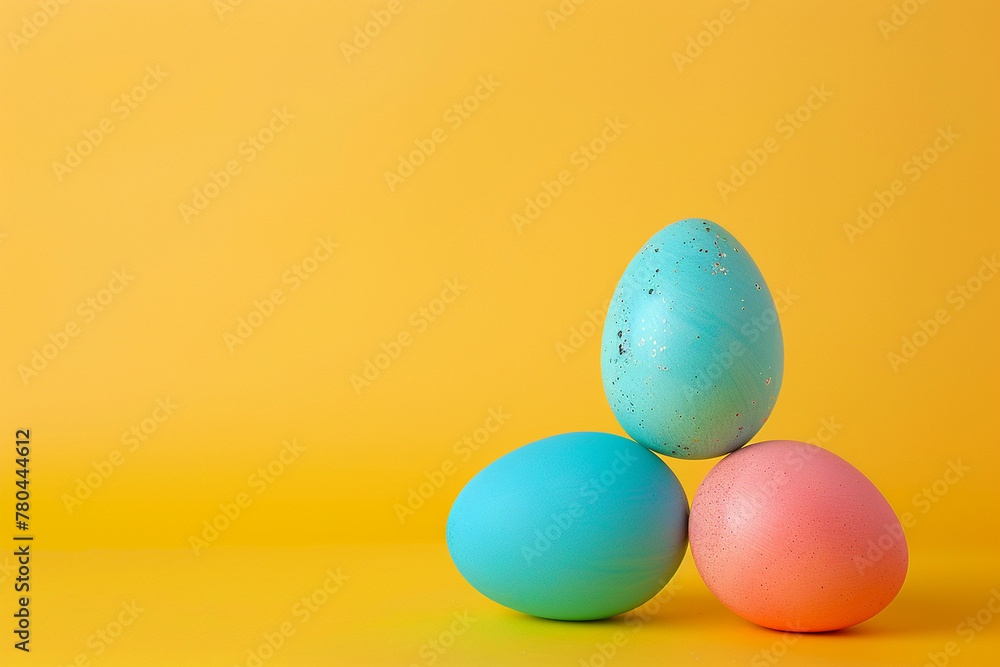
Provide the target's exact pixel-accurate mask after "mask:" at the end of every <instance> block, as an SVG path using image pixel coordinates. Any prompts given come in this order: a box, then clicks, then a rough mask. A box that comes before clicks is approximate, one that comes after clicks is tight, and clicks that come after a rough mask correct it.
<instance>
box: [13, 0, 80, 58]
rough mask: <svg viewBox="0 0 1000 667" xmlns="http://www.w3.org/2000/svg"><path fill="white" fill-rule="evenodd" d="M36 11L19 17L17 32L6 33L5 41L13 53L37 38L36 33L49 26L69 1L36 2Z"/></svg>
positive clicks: (44, 0) (40, 0) (48, 0)
mask: <svg viewBox="0 0 1000 667" xmlns="http://www.w3.org/2000/svg"><path fill="white" fill-rule="evenodd" d="M35 4H36V5H37V6H38V11H35V12H32V13H31V14H25V15H24V16H22V17H21V26H20V29H19V30H18V31H17V32H14V31H13V30H10V31H8V32H7V41H9V42H10V48H11V49H12V50H13V51H14V53H18V52H19V51H20V50H21V48H22V47H24V46H27V45H28V42H30V41H31V40H32V39H34V38H35V37H37V36H38V31H39V30H41V29H42V28H44V27H45V26H47V25H48V24H49V21H51V20H52V19H54V18H55V17H56V15H57V14H58V13H59V12H61V11H62V8H63V7H64V6H66V5H68V4H69V0H38V2H36V3H35Z"/></svg>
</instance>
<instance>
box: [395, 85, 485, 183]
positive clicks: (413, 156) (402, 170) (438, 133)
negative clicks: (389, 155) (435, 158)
mask: <svg viewBox="0 0 1000 667" xmlns="http://www.w3.org/2000/svg"><path fill="white" fill-rule="evenodd" d="M499 87H500V82H499V81H495V80H494V79H493V75H492V74H486V75H483V76H480V77H479V80H478V82H477V85H476V87H475V88H474V89H473V90H472V92H471V93H470V94H469V95H467V96H465V97H464V98H463V99H462V100H461V101H459V102H456V103H454V104H452V105H451V106H450V107H448V108H447V109H445V111H444V113H443V114H441V119H442V120H443V121H444V122H445V124H447V126H448V127H449V128H450V129H451V131H452V132H454V131H456V130H458V128H460V127H462V125H463V124H464V123H465V121H467V120H469V118H471V117H472V114H473V113H475V112H476V110H477V109H479V105H480V104H481V103H482V102H485V101H486V100H488V99H489V98H490V97H492V96H493V93H494V92H495V91H496V89H497V88H499ZM447 140H448V131H447V130H445V129H444V128H443V127H436V128H434V129H433V130H431V132H430V134H429V135H428V136H427V137H425V138H417V139H414V140H413V143H414V145H416V148H415V149H414V150H411V151H410V152H409V153H407V154H406V155H403V154H402V153H400V154H399V156H398V158H399V162H398V163H397V165H396V168H395V169H394V170H388V169H387V170H386V171H385V173H384V176H385V182H386V185H388V186H389V192H395V191H396V188H397V187H399V186H400V185H402V184H403V183H405V182H406V179H408V178H409V177H410V176H413V174H414V173H415V172H416V170H417V169H419V168H420V167H421V166H423V165H424V164H425V163H426V162H427V159H428V158H429V157H430V156H431V155H433V154H434V151H436V150H437V147H438V145H439V144H443V143H444V142H445V141H447Z"/></svg>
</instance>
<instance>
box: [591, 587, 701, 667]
mask: <svg viewBox="0 0 1000 667" xmlns="http://www.w3.org/2000/svg"><path fill="white" fill-rule="evenodd" d="M661 583H662V580H661ZM683 588H684V587H683V586H681V585H680V584H678V583H676V582H673V581H671V582H670V583H668V584H667V585H666V586H664V587H663V588H661V589H660V592H659V593H657V594H656V595H654V596H653V597H652V598H651V599H649V600H648V601H647V602H644V603H643V604H642V605H641V606H639V607H636V608H635V609H633V610H632V611H629V612H626V613H625V614H623V615H622V620H623V621H624V625H625V629H624V630H617V631H615V632H614V633H612V634H611V636H610V637H609V638H608V641H606V642H595V643H594V651H593V652H592V653H591V654H590V655H589V656H587V657H585V658H580V661H579V665H580V667H605V666H606V665H607V664H608V661H610V660H612V659H613V658H615V657H616V656H618V655H620V653H619V651H620V650H621V649H622V648H624V647H625V646H627V645H628V643H629V641H631V639H632V637H633V636H635V634H636V633H638V632H640V631H641V630H642V629H643V628H644V627H646V624H647V623H649V621H650V620H652V619H654V618H656V616H657V614H659V613H660V610H661V609H662V608H663V605H665V604H667V603H669V602H670V601H671V600H673V599H674V597H676V596H677V591H679V590H682V589H683Z"/></svg>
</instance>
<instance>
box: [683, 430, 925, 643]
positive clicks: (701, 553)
mask: <svg viewBox="0 0 1000 667" xmlns="http://www.w3.org/2000/svg"><path fill="white" fill-rule="evenodd" d="M688 534H689V539H690V542H691V555H692V556H693V557H694V561H695V565H696V567H697V568H698V572H699V573H700V574H701V577H702V579H704V581H705V583H706V584H707V585H708V588H709V589H710V590H711V591H712V593H713V594H715V596H716V597H717V598H718V599H719V600H720V601H721V602H722V603H723V604H724V605H726V606H727V607H728V608H729V609H731V610H732V611H734V612H736V613H737V614H739V615H740V616H742V617H743V618H745V619H747V620H749V621H752V622H754V623H756V624H758V625H762V626H765V627H768V628H774V629H776V630H786V631H791V632H823V631H828V630H839V629H841V628H846V627H848V626H851V625H855V624H857V623H860V622H862V621H865V620H867V619H869V618H871V617H872V616H874V615H875V614H877V613H878V612H880V611H881V610H882V609H883V608H885V606H886V605H888V604H889V603H890V602H891V601H892V600H893V598H894V597H895V596H896V594H897V593H898V592H899V589H900V588H901V587H902V585H903V580H904V579H905V578H906V569H907V563H908V552H907V547H906V538H905V536H904V534H903V528H902V526H901V525H900V522H899V519H897V518H896V514H895V513H894V512H893V510H892V507H890V505H889V503H888V501H886V499H885V498H884V497H883V496H882V494H881V493H880V492H879V490H878V489H877V488H875V485H874V484H872V483H871V482H870V481H869V480H868V478H867V477H865V476H864V475H863V474H861V473H860V472H859V471H858V470H857V469H856V468H854V467H853V466H851V464H849V463H847V462H846V461H844V460H843V459H842V458H840V457H839V456H837V455H835V454H833V453H831V452H829V451H827V450H825V449H822V448H820V447H817V446H815V445H810V444H806V443H804V442H795V441H791V440H772V441H769V442H759V443H756V444H753V445H748V446H747V447H744V448H743V449H740V450H739V451H736V452H734V453H732V454H730V455H729V456H727V457H726V458H724V459H723V460H722V461H720V462H719V463H718V464H717V465H716V466H715V467H714V468H712V470H711V471H709V473H708V475H707V476H706V477H705V479H704V480H702V482H701V485H700V486H699V487H698V490H697V492H696V493H695V496H694V501H693V503H692V506H691V516H690V521H689V527H688Z"/></svg>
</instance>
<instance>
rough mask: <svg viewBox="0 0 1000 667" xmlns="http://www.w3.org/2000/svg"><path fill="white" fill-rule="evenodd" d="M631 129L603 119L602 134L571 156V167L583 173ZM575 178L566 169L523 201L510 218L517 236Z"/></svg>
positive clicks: (581, 145)
mask: <svg viewBox="0 0 1000 667" xmlns="http://www.w3.org/2000/svg"><path fill="white" fill-rule="evenodd" d="M627 128H628V125H626V124H625V123H623V122H622V121H621V117H619V116H615V117H614V119H612V118H611V117H610V116H609V117H607V118H605V119H604V125H603V126H602V127H601V131H600V132H598V133H597V135H595V136H594V138H593V139H591V140H590V141H588V142H586V143H583V144H580V145H579V147H577V149H576V150H575V151H573V153H572V154H571V155H570V156H569V163H570V165H571V166H573V167H576V170H577V172H584V171H586V170H587V168H588V167H590V165H591V164H592V163H593V162H594V160H596V159H597V158H598V157H600V156H601V155H603V154H604V152H605V151H606V150H607V149H608V146H610V145H611V144H612V143H614V142H615V141H616V140H617V139H618V137H620V136H621V134H622V131H623V130H625V129H627ZM574 180H575V178H574V176H573V172H572V171H570V170H569V169H563V170H561V171H560V172H559V173H558V174H556V176H555V178H553V179H552V180H549V181H542V182H541V186H542V187H541V189H539V190H538V191H537V192H536V193H535V194H534V195H529V196H527V197H525V198H524V208H522V209H520V210H516V211H514V212H513V213H511V214H510V221H511V222H512V223H513V224H514V229H516V230H517V233H518V234H522V233H523V232H524V228H525V227H527V226H528V225H531V224H533V223H534V222H535V220H537V219H538V218H539V216H541V214H542V211H544V210H545V209H547V208H548V207H549V206H551V205H552V203H553V202H555V200H556V199H558V198H559V197H561V196H562V194H563V192H564V191H565V189H566V188H567V187H569V186H570V185H572V184H573V182H574Z"/></svg>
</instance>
